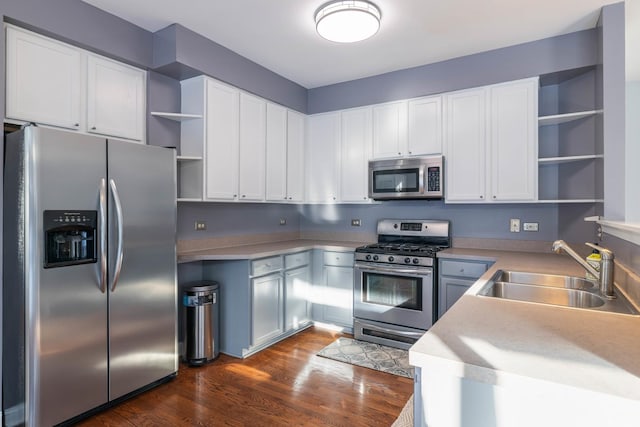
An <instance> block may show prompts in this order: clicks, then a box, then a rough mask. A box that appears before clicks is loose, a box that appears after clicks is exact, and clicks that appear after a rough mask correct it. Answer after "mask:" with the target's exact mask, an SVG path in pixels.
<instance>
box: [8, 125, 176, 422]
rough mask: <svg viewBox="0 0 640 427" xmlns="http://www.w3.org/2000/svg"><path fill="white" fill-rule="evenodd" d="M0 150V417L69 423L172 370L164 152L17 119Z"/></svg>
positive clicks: (172, 204)
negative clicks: (19, 123)
mask: <svg viewBox="0 0 640 427" xmlns="http://www.w3.org/2000/svg"><path fill="white" fill-rule="evenodd" d="M5 153H6V154H5V165H4V178H5V181H4V182H5V184H4V203H3V206H4V242H3V244H4V246H3V252H4V253H3V262H4V264H3V265H4V275H3V333H2V335H3V412H4V423H5V425H23V424H24V425H27V426H50V425H54V424H58V423H61V422H65V421H68V420H72V419H74V418H75V417H77V416H80V415H81V414H85V415H86V413H87V412H88V411H92V410H93V409H96V408H100V407H102V406H103V405H109V404H110V403H113V402H114V401H118V400H120V399H123V398H126V397H128V396H129V395H131V394H133V393H136V392H139V391H141V390H145V389H146V388H148V387H151V386H153V385H155V384H158V383H160V382H162V381H165V380H167V379H169V378H172V377H173V376H175V374H176V372H177V369H178V356H177V313H176V312H177V286H176V163H175V152H174V150H171V149H166V148H161V147H153V146H147V145H142V144H135V143H128V142H121V141H111V140H107V139H106V138H100V137H95V136H87V135H80V134H77V133H73V132H67V131H60V130H52V129H47V128H41V127H35V126H28V127H26V128H25V129H23V130H20V131H18V132H15V133H13V134H10V135H8V136H7V140H6V143H5Z"/></svg>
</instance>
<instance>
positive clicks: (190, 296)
mask: <svg viewBox="0 0 640 427" xmlns="http://www.w3.org/2000/svg"><path fill="white" fill-rule="evenodd" d="M218 289H219V285H218V283H216V282H210V281H203V282H197V283H195V284H191V286H188V287H187V288H185V290H184V296H183V305H184V308H185V312H186V322H185V328H186V331H185V341H186V345H185V347H186V351H185V361H186V362H187V363H188V364H189V365H203V364H205V363H207V362H210V361H211V360H213V359H215V358H216V357H218V354H219V353H220V344H219V338H218V337H219V330H220V327H219V324H218V322H219V310H218V300H219V298H218Z"/></svg>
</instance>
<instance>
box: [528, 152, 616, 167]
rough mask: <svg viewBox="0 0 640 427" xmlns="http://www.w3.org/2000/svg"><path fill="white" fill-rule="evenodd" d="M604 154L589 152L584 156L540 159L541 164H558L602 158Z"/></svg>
mask: <svg viewBox="0 0 640 427" xmlns="http://www.w3.org/2000/svg"><path fill="white" fill-rule="evenodd" d="M602 158H604V156H603V155H602V154H587V155H584V156H561V157H543V158H540V159H538V164H540V165H558V164H561V163H570V162H579V161H582V160H591V159H602Z"/></svg>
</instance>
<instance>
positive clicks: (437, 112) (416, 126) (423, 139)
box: [406, 96, 442, 156]
mask: <svg viewBox="0 0 640 427" xmlns="http://www.w3.org/2000/svg"><path fill="white" fill-rule="evenodd" d="M407 146H408V148H407V153H406V154H408V155H409V156H420V155H427V154H441V153H442V96H429V97H425V98H419V99H413V100H411V101H409V127H408V135H407Z"/></svg>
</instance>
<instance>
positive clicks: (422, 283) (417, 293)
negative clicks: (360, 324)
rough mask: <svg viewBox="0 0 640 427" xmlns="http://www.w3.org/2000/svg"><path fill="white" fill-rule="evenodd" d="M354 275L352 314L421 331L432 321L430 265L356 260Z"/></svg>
mask: <svg viewBox="0 0 640 427" xmlns="http://www.w3.org/2000/svg"><path fill="white" fill-rule="evenodd" d="M354 276H355V277H354V287H355V289H354V303H353V315H354V317H356V318H359V319H367V320H372V321H377V322H383V323H388V324H392V325H398V326H404V327H409V328H415V329H421V330H427V329H429V328H430V327H431V325H432V324H433V313H434V309H433V307H434V280H433V269H432V268H429V267H412V266H402V265H400V266H389V265H381V264H367V263H358V262H356V263H355V265H354Z"/></svg>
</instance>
